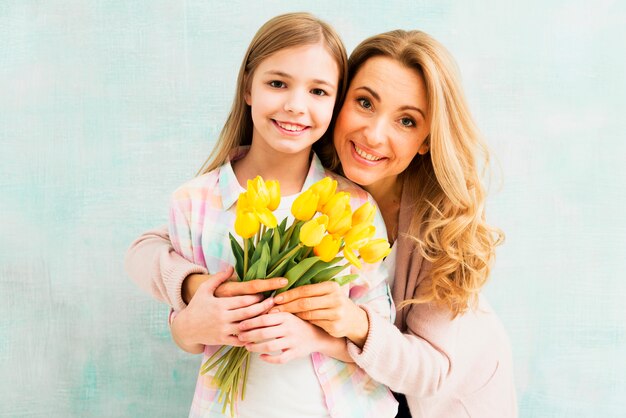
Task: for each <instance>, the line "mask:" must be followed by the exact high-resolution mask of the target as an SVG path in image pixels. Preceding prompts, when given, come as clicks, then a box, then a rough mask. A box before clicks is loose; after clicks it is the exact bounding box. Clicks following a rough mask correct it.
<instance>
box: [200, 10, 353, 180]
mask: <svg viewBox="0 0 626 418" xmlns="http://www.w3.org/2000/svg"><path fill="white" fill-rule="evenodd" d="M320 42H323V43H324V45H326V47H327V48H328V51H329V52H330V54H331V55H332V56H333V58H334V59H335V61H336V62H337V66H338V68H339V83H338V91H337V97H336V101H335V108H334V112H333V120H334V118H335V116H336V115H337V110H338V109H339V106H340V105H341V103H343V97H344V95H345V92H346V87H347V85H348V83H347V78H348V56H347V54H346V49H345V47H344V45H343V42H342V41H341V38H340V37H339V35H338V34H337V32H335V30H334V29H333V28H332V26H330V25H329V24H327V23H326V22H324V21H322V20H320V19H318V18H316V17H315V16H313V15H311V14H309V13H287V14H283V15H279V16H276V17H274V18H272V19H270V20H268V21H267V22H266V23H265V24H264V25H263V26H261V28H260V29H259V30H258V31H257V33H256V34H255V35H254V38H253V39H252V42H250V46H248V50H247V51H246V55H245V56H244V59H243V61H242V63H241V67H240V69H239V75H238V77H237V90H236V92H235V99H234V100H233V105H232V107H231V110H230V113H229V115H228V118H227V119H226V123H225V124H224V127H223V128H222V131H221V133H220V135H219V137H218V140H217V145H216V147H215V148H214V149H213V152H212V153H211V155H209V157H208V158H207V160H206V161H205V162H204V164H203V165H202V167H201V168H200V170H199V171H198V175H201V174H204V173H208V172H209V171H211V170H214V169H215V168H217V167H219V166H221V165H222V164H224V163H226V162H227V161H228V157H229V154H230V152H231V151H232V150H233V149H234V148H237V147H239V146H242V145H250V144H251V143H252V131H253V124H252V114H251V110H250V106H248V104H247V103H246V101H245V97H244V96H245V94H246V93H247V92H248V91H249V90H250V86H251V83H252V78H253V76H254V71H255V70H256V69H257V67H258V66H259V65H260V64H261V62H262V61H263V60H265V59H266V58H268V57H270V56H271V55H272V54H275V53H276V52H278V51H280V50H283V49H286V48H295V47H299V46H303V45H315V44H318V43H320ZM331 126H332V122H331ZM331 132H332V130H331V129H328V131H327V132H326V133H325V134H324V135H323V136H322V138H320V140H318V141H317V142H316V143H315V144H314V145H313V148H314V149H315V150H317V149H318V148H321V147H325V146H327V145H328V144H332V137H331Z"/></svg>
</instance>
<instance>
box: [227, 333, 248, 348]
mask: <svg viewBox="0 0 626 418" xmlns="http://www.w3.org/2000/svg"><path fill="white" fill-rule="evenodd" d="M222 345H230V346H232V347H243V346H244V345H246V343H245V342H244V341H241V340H240V339H239V338H238V337H237V336H236V335H229V336H227V337H226V338H224V341H223V342H222Z"/></svg>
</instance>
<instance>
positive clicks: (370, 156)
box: [354, 144, 382, 161]
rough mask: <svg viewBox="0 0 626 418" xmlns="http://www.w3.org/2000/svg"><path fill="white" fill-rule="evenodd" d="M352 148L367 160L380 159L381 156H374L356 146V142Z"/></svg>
mask: <svg viewBox="0 0 626 418" xmlns="http://www.w3.org/2000/svg"><path fill="white" fill-rule="evenodd" d="M354 149H355V150H356V153H357V154H359V156H360V157H362V158H365V159H366V160H368V161H378V160H382V157H375V156H373V155H372V154H368V153H367V152H365V151H363V150H362V149H360V148H359V147H357V146H356V144H355V145H354Z"/></svg>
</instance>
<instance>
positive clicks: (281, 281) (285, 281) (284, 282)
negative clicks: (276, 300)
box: [278, 279, 289, 286]
mask: <svg viewBox="0 0 626 418" xmlns="http://www.w3.org/2000/svg"><path fill="white" fill-rule="evenodd" d="M278 283H280V284H281V286H284V285H286V284H287V283H289V280H287V279H280V281H279V282H278Z"/></svg>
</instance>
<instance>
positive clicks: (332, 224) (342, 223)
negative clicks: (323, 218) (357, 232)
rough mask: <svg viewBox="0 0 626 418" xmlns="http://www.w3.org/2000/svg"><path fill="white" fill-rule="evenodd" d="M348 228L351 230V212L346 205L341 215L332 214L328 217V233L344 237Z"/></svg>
mask: <svg viewBox="0 0 626 418" xmlns="http://www.w3.org/2000/svg"><path fill="white" fill-rule="evenodd" d="M333 212H334V211H333ZM350 228H352V210H351V209H350V205H347V206H346V207H345V208H344V211H343V213H341V214H334V213H333V214H332V215H331V214H329V215H328V232H329V233H330V234H336V235H344V234H345V233H346V232H348V231H349V230H350Z"/></svg>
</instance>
